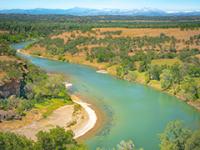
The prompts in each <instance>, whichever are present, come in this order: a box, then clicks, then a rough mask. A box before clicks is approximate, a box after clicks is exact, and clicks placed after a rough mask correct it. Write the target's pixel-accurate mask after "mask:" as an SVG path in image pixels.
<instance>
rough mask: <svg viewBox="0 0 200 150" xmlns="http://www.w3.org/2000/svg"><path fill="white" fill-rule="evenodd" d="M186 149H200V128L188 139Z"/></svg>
mask: <svg viewBox="0 0 200 150" xmlns="http://www.w3.org/2000/svg"><path fill="white" fill-rule="evenodd" d="M185 150H200V130H198V131H195V132H194V133H193V134H192V136H191V137H190V138H189V139H188V140H187V142H186V144H185Z"/></svg>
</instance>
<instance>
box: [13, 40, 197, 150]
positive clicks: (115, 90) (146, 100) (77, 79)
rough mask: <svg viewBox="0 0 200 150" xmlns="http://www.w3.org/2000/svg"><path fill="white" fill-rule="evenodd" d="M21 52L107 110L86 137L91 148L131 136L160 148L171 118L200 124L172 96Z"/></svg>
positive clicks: (191, 110) (107, 146) (152, 149)
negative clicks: (102, 122) (98, 125)
mask: <svg viewBox="0 0 200 150" xmlns="http://www.w3.org/2000/svg"><path fill="white" fill-rule="evenodd" d="M25 45H27V43H20V44H15V45H13V47H14V48H16V49H19V48H23V47H24V46H25ZM20 55H21V54H20ZM21 56H22V57H25V58H26V59H28V60H29V61H31V62H32V63H33V64H35V65H37V66H39V67H41V68H42V69H44V70H46V71H49V72H56V73H62V74H65V75H66V76H67V77H68V78H69V80H70V82H72V83H73V89H72V91H73V93H75V94H79V95H81V96H83V97H85V100H87V102H91V103H94V104H95V105H96V106H97V107H98V108H99V109H101V110H102V111H104V112H105V114H106V116H107V118H108V121H107V122H106V123H105V125H103V126H102V127H101V129H100V131H99V132H98V133H97V134H95V135H93V136H92V137H90V138H89V139H88V140H86V144H87V145H88V146H89V148H90V149H92V150H93V149H95V148H96V147H104V148H105V149H110V148H112V147H114V146H116V145H117V144H118V143H119V142H120V141H121V140H129V139H131V140H133V141H134V144H135V145H136V147H138V148H139V147H142V148H144V149H145V150H158V149H159V136H158V135H159V133H161V132H162V131H163V129H164V128H165V126H166V125H167V123H168V122H169V121H172V120H177V119H178V120H182V121H183V122H184V123H185V125H186V126H187V127H190V128H197V127H199V126H200V113H199V112H198V111H196V110H195V109H194V108H192V107H191V106H189V105H187V104H186V103H184V102H182V101H180V100H178V99H177V98H175V97H173V96H170V95H167V94H165V93H162V92H159V91H157V90H154V89H152V88H149V87H147V86H144V85H140V84H135V83H129V82H127V81H123V80H119V79H116V78H114V77H112V76H110V75H106V74H99V73H96V70H95V69H93V68H90V67H87V66H84V65H78V64H70V63H66V62H60V61H52V60H48V59H43V58H37V57H32V56H24V55H21Z"/></svg>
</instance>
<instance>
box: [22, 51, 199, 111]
mask: <svg viewBox="0 0 200 150" xmlns="http://www.w3.org/2000/svg"><path fill="white" fill-rule="evenodd" d="M20 52H21V53H23V54H26V55H32V53H30V51H27V50H22V51H20ZM34 56H36V57H41V58H47V59H51V60H57V61H60V60H59V58H58V57H56V56H54V57H49V56H47V55H45V53H44V54H43V55H40V56H37V55H34ZM79 58H80V56H78V55H77V56H69V55H67V56H66V60H67V61H68V62H69V63H74V64H82V65H87V66H90V67H93V68H95V69H97V70H105V71H106V72H107V73H108V74H110V75H112V76H115V77H117V74H116V67H117V66H109V64H108V63H101V64H99V63H97V62H90V61H88V60H85V58H82V59H79ZM138 76H139V78H137V79H136V80H135V81H134V82H136V83H139V84H143V85H145V86H149V87H151V88H154V89H156V90H158V91H161V92H164V93H166V94H170V95H172V96H175V97H177V98H178V99H180V100H181V101H184V102H186V103H187V104H188V105H190V106H192V107H194V108H195V109H196V110H198V111H200V103H199V102H195V101H192V100H189V101H186V100H185V99H184V97H183V96H182V95H176V94H174V93H172V92H171V91H167V90H162V89H161V87H160V85H158V83H157V82H156V83H155V82H154V81H153V80H152V81H151V82H150V83H148V84H146V82H145V78H143V75H140V74H139V75H138ZM124 80H125V79H124Z"/></svg>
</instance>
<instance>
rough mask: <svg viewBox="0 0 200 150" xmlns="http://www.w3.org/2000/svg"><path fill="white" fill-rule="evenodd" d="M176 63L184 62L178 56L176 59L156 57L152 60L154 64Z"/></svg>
mask: <svg viewBox="0 0 200 150" xmlns="http://www.w3.org/2000/svg"><path fill="white" fill-rule="evenodd" d="M176 63H179V64H181V63H182V62H181V61H180V60H179V59H177V58H174V59H154V60H152V61H151V64H152V65H160V66H161V65H169V66H171V65H174V64H176Z"/></svg>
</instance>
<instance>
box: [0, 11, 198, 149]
mask: <svg viewBox="0 0 200 150" xmlns="http://www.w3.org/2000/svg"><path fill="white" fill-rule="evenodd" d="M102 18H103V19H102ZM127 20H128V21H127ZM138 20H139V21H138ZM182 20H184V21H182ZM194 20H195V21H194ZM110 28H111V29H110ZM115 28H117V29H116V30H113V29H115ZM124 28H125V29H124ZM154 28H155V29H161V30H162V31H165V30H168V29H170V30H173V29H175V30H177V31H179V32H188V33H190V32H195V34H194V35H193V34H191V35H190V34H189V35H188V38H183V39H181V38H179V37H178V36H177V35H170V34H168V33H162V31H161V32H160V33H159V34H157V35H155V36H150V35H142V36H140V35H138V36H135V35H134V36H130V35H126V34H125V33H124V30H125V31H126V30H127V29H128V32H129V31H131V32H133V33H135V32H136V31H137V30H138V29H150V30H153V29H154ZM199 28H200V17H189V16H188V17H178V18H177V17H142V16H141V17H128V16H127V17H121V16H106V17H105V16H104V17H103V16H95V17H90V16H87V17H75V16H65V15H16V14H10V15H0V86H1V85H2V84H3V83H5V82H10V81H17V82H19V83H20V86H19V91H15V92H16V93H15V94H14V96H10V95H3V94H1V93H0V110H3V111H7V112H8V111H10V110H11V111H12V112H14V115H11V116H9V117H7V118H3V119H1V121H5V120H20V119H22V117H24V116H26V113H27V112H28V111H30V110H31V109H33V108H34V107H35V106H36V105H37V104H42V103H45V102H49V101H50V102H51V100H54V99H56V100H59V101H61V102H62V103H64V104H66V103H72V100H71V98H70V96H69V94H68V92H67V91H66V89H65V86H64V84H63V82H64V80H63V76H59V75H54V74H50V75H49V74H47V73H46V72H44V71H43V70H41V69H40V68H38V67H36V66H34V65H33V64H31V63H30V62H28V61H26V60H24V59H22V58H20V57H18V56H17V55H16V51H15V50H14V49H12V48H11V47H10V44H12V43H18V42H22V41H27V40H33V39H34V40H35V41H34V42H33V43H31V44H30V45H29V46H27V47H26V49H25V50H24V52H25V53H28V54H32V55H35V56H43V57H48V58H54V59H57V60H60V61H66V62H70V58H69V57H67V55H70V56H71V57H80V56H83V58H82V59H84V61H85V62H88V64H95V63H97V64H105V66H104V67H103V69H105V70H107V71H108V72H109V70H111V74H112V75H115V76H116V77H117V78H120V79H124V80H128V81H130V82H137V83H142V84H145V85H148V86H151V87H154V88H156V89H159V90H161V91H163V92H167V93H169V94H172V95H174V96H176V97H178V98H180V99H183V100H184V101H186V102H192V104H194V107H196V108H197V109H198V106H199V104H200V67H199V66H200V49H199V48H200V30H199ZM101 29H110V30H105V31H104V30H103V31H102V30H101ZM129 29H130V30H129ZM132 29H133V31H132ZM134 29H136V30H134ZM150 32H151V31H150ZM196 33H197V34H196ZM186 34H187V33H186ZM5 62H6V63H5ZM98 69H99V68H98ZM101 69H102V68H101ZM109 73H110V72H109ZM12 114H13V113H12ZM46 115H48V114H46ZM45 117H47V116H45ZM159 138H160V149H161V150H198V149H199V147H200V145H199V141H200V134H199V130H198V129H197V130H191V129H189V128H185V126H183V124H182V123H181V122H180V121H174V122H170V123H169V124H168V125H167V126H166V128H165V130H164V131H163V133H161V134H160V135H159ZM37 139H38V140H37V141H32V140H30V139H27V138H26V137H24V136H20V135H16V134H14V133H10V132H0V149H5V150H12V149H14V148H15V149H24V150H25V149H26V150H27V149H28V150H36V149H37V150H40V149H41V150H54V149H59V150H64V149H70V150H85V149H87V147H86V146H85V145H84V144H83V145H82V144H79V143H78V142H76V141H75V140H74V139H73V133H72V132H71V131H64V129H63V128H60V127H56V128H53V129H51V130H50V131H48V132H46V131H44V132H43V131H41V132H39V133H38V134H37ZM24 147H26V148H24ZM97 149H99V150H101V149H102V150H103V148H97ZM113 149H116V150H126V149H127V150H129V149H130V150H133V149H138V148H136V147H135V145H134V141H133V142H132V141H122V142H121V143H119V144H118V145H117V146H116V147H115V148H113ZM141 149H142V148H141Z"/></svg>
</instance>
